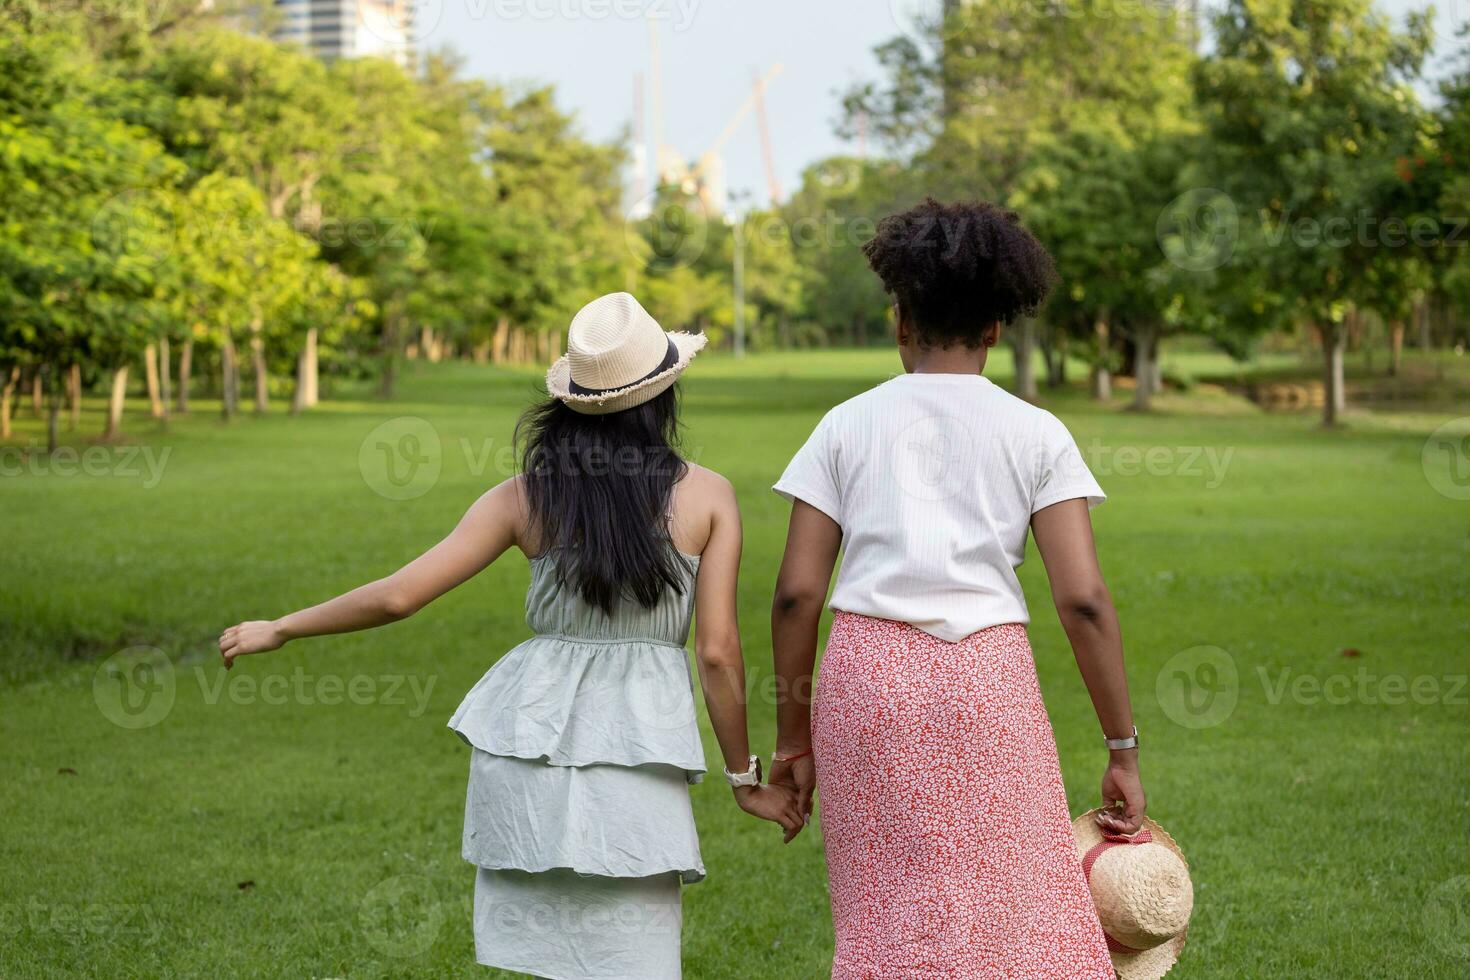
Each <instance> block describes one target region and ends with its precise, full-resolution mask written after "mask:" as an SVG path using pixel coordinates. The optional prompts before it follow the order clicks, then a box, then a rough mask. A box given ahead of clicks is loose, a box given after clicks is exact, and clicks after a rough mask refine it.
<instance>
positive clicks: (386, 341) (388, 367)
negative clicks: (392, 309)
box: [378, 313, 398, 399]
mask: <svg viewBox="0 0 1470 980" xmlns="http://www.w3.org/2000/svg"><path fill="white" fill-rule="evenodd" d="M397 390H398V314H397V313H389V314H388V317H387V319H385V320H384V321H383V374H382V376H381V377H380V378H379V379H378V397H379V398H383V399H391V398H392V397H393V395H394V393H395V392H396V391H397Z"/></svg>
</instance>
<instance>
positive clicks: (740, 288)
mask: <svg viewBox="0 0 1470 980" xmlns="http://www.w3.org/2000/svg"><path fill="white" fill-rule="evenodd" d="M731 228H732V230H733V231H734V232H735V356H736V357H744V356H745V230H744V229H745V222H744V221H742V220H738V219H737V220H736V221H734V222H732V224H731Z"/></svg>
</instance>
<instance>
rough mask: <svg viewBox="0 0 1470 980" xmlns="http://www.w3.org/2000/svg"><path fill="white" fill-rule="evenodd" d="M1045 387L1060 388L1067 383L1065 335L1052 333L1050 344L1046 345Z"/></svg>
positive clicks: (1058, 331) (1059, 332)
mask: <svg viewBox="0 0 1470 980" xmlns="http://www.w3.org/2000/svg"><path fill="white" fill-rule="evenodd" d="M1047 347H1048V352H1047V355H1046V386H1047V387H1048V388H1060V387H1062V386H1064V385H1065V384H1066V383H1067V335H1066V334H1065V333H1063V332H1061V331H1060V330H1057V331H1054V333H1053V338H1052V342H1051V343H1050V344H1048V345H1047Z"/></svg>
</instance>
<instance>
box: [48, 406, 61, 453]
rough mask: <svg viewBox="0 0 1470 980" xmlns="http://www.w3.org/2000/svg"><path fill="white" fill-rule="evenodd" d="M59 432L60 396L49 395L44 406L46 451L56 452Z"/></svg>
mask: <svg viewBox="0 0 1470 980" xmlns="http://www.w3.org/2000/svg"><path fill="white" fill-rule="evenodd" d="M60 432H61V398H60V397H58V396H57V395H52V396H51V401H50V404H48V405H47V406H46V452H47V453H48V454H52V453H55V452H56V447H57V445H58V444H59V443H60V441H61V439H60Z"/></svg>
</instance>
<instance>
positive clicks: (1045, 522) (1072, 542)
mask: <svg viewBox="0 0 1470 980" xmlns="http://www.w3.org/2000/svg"><path fill="white" fill-rule="evenodd" d="M1031 532H1032V534H1033V535H1034V536H1035V538H1036V548H1037V550H1038V551H1040V552H1041V560H1042V562H1043V563H1045V565H1046V574H1047V578H1048V579H1050V580H1051V596H1052V602H1053V603H1054V604H1055V605H1056V607H1057V615H1058V616H1059V617H1061V620H1062V628H1063V629H1064V630H1066V631H1067V639H1068V640H1070V641H1071V643H1072V653H1073V655H1074V656H1075V657H1076V658H1077V667H1078V668H1079V669H1080V670H1081V672H1082V681H1083V683H1084V684H1086V685H1087V693H1088V694H1089V695H1090V696H1091V697H1092V706H1093V709H1094V710H1096V712H1097V718H1098V721H1099V722H1101V724H1102V730H1103V734H1104V735H1105V736H1106V737H1108V738H1127V737H1128V736H1129V735H1132V734H1133V707H1132V704H1131V703H1130V702H1129V700H1128V676H1127V674H1126V673H1125V672H1124V670H1123V634H1122V632H1121V631H1120V630H1119V628H1118V613H1117V611H1116V610H1115V609H1114V608H1113V598H1112V596H1111V595H1109V594H1108V587H1107V586H1106V585H1105V584H1104V583H1103V577H1102V570H1101V569H1100V568H1099V567H1098V564H1097V547H1096V545H1095V544H1094V542H1093V539H1092V520H1091V518H1090V517H1089V516H1088V512H1087V501H1086V500H1084V499H1082V498H1077V499H1074V500H1063V501H1061V502H1060V503H1056V504H1052V505H1051V506H1050V507H1044V508H1042V509H1041V510H1039V511H1037V512H1036V513H1035V514H1032V515H1031ZM1108 755H1109V758H1108V768H1107V771H1106V772H1105V773H1104V774H1103V782H1102V796H1103V803H1104V804H1105V805H1107V806H1108V807H1109V808H1110V812H1109V813H1106V814H1104V815H1103V816H1102V817H1101V818H1100V819H1099V823H1101V824H1102V825H1103V826H1104V827H1105V829H1108V830H1111V831H1113V832H1115V833H1123V834H1132V833H1136V832H1137V831H1138V829H1139V828H1140V827H1141V826H1143V815H1144V811H1145V810H1146V809H1147V802H1146V800H1145V799H1144V795H1143V784H1142V782H1141V781H1140V780H1139V776H1138V749H1136V748H1134V749H1118V750H1113V751H1110V752H1109V753H1108ZM1117 803H1122V804H1123V809H1122V811H1121V812H1117V811H1115V810H1112V808H1113V806H1114V804H1117Z"/></svg>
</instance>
